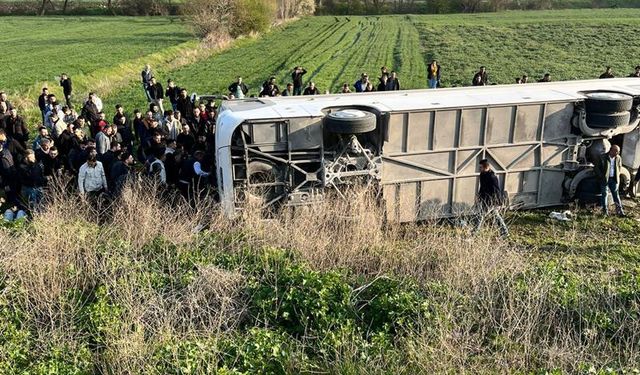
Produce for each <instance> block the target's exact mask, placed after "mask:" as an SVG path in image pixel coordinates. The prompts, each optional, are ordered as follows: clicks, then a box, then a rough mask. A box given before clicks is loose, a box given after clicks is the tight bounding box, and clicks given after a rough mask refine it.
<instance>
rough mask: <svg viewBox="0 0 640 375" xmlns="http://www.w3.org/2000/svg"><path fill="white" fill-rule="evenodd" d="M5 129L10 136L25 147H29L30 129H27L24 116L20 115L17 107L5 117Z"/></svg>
mask: <svg viewBox="0 0 640 375" xmlns="http://www.w3.org/2000/svg"><path fill="white" fill-rule="evenodd" d="M4 130H5V132H6V134H7V136H8V137H9V138H13V139H15V140H16V141H18V142H19V143H20V145H22V147H23V148H24V149H27V141H28V140H29V129H27V126H26V125H25V123H24V120H23V119H22V116H18V111H16V109H15V108H11V110H9V116H7V117H5V118H4Z"/></svg>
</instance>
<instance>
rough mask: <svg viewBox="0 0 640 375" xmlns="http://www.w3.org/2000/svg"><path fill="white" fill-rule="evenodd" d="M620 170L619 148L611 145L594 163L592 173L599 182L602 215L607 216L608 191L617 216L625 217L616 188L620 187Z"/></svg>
mask: <svg viewBox="0 0 640 375" xmlns="http://www.w3.org/2000/svg"><path fill="white" fill-rule="evenodd" d="M621 170H622V158H621V157H620V147H618V146H617V145H612V146H611V148H610V149H609V152H608V153H606V154H603V155H600V157H599V158H598V160H596V162H595V163H594V167H593V173H594V174H595V176H596V178H598V181H599V182H600V190H601V193H602V196H601V198H600V206H601V207H602V212H603V213H604V215H605V216H606V215H609V202H608V197H609V190H610V191H611V196H612V197H613V202H614V203H615V204H616V210H617V212H618V216H625V215H624V210H623V208H622V202H621V201H620V194H619V193H618V187H619V186H620V171H621Z"/></svg>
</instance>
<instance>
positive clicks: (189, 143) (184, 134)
mask: <svg viewBox="0 0 640 375" xmlns="http://www.w3.org/2000/svg"><path fill="white" fill-rule="evenodd" d="M176 142H177V143H178V144H179V145H181V146H182V147H183V148H184V151H185V152H187V153H189V154H190V153H191V151H192V150H193V146H194V145H195V144H196V137H195V136H194V135H193V134H192V133H191V128H190V127H189V125H188V124H184V125H182V131H181V132H180V134H178V137H176Z"/></svg>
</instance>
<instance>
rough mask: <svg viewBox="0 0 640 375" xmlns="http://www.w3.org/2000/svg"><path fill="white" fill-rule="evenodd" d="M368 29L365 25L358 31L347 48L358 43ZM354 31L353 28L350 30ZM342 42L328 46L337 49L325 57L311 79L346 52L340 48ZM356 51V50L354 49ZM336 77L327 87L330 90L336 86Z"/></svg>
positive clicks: (343, 38)
mask: <svg viewBox="0 0 640 375" xmlns="http://www.w3.org/2000/svg"><path fill="white" fill-rule="evenodd" d="M366 30H367V27H366V26H365V27H364V28H363V29H360V30H359V31H358V32H357V33H356V37H355V38H354V40H353V41H352V42H351V43H349V44H348V45H347V46H346V50H349V49H351V48H352V47H353V46H355V45H357V44H358V42H359V41H360V38H361V37H362V33H363V32H365V31H366ZM349 31H352V30H349ZM347 35H348V33H345V35H343V37H342V38H340V41H339V42H342V41H343V40H345V39H346V37H347ZM339 44H340V43H338V44H336V45H331V46H329V48H327V49H326V50H327V51H328V50H331V49H335V50H336V51H335V52H334V53H333V54H332V55H331V56H330V57H329V58H328V59H325V60H324V62H323V63H322V64H320V65H319V66H318V67H317V68H316V69H315V70H314V71H313V72H312V73H311V75H310V76H309V80H313V78H314V77H316V76H317V75H318V74H320V73H321V72H322V69H323V68H324V67H325V66H326V65H327V64H329V63H331V62H333V61H334V59H337V58H338V57H339V56H340V55H342V54H343V53H344V50H341V49H340V48H338V46H339ZM354 52H355V51H354ZM335 82H336V81H335V79H334V80H333V81H332V82H331V86H330V87H327V89H328V90H333V89H334V88H335V86H336V83H335Z"/></svg>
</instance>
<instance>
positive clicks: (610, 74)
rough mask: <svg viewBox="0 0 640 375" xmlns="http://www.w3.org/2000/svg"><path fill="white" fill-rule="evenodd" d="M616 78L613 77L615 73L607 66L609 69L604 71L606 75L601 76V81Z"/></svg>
mask: <svg viewBox="0 0 640 375" xmlns="http://www.w3.org/2000/svg"><path fill="white" fill-rule="evenodd" d="M615 77H616V76H615V75H613V71H612V70H611V67H610V66H607V69H606V70H605V71H604V73H602V74H600V79H606V78H615Z"/></svg>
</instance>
